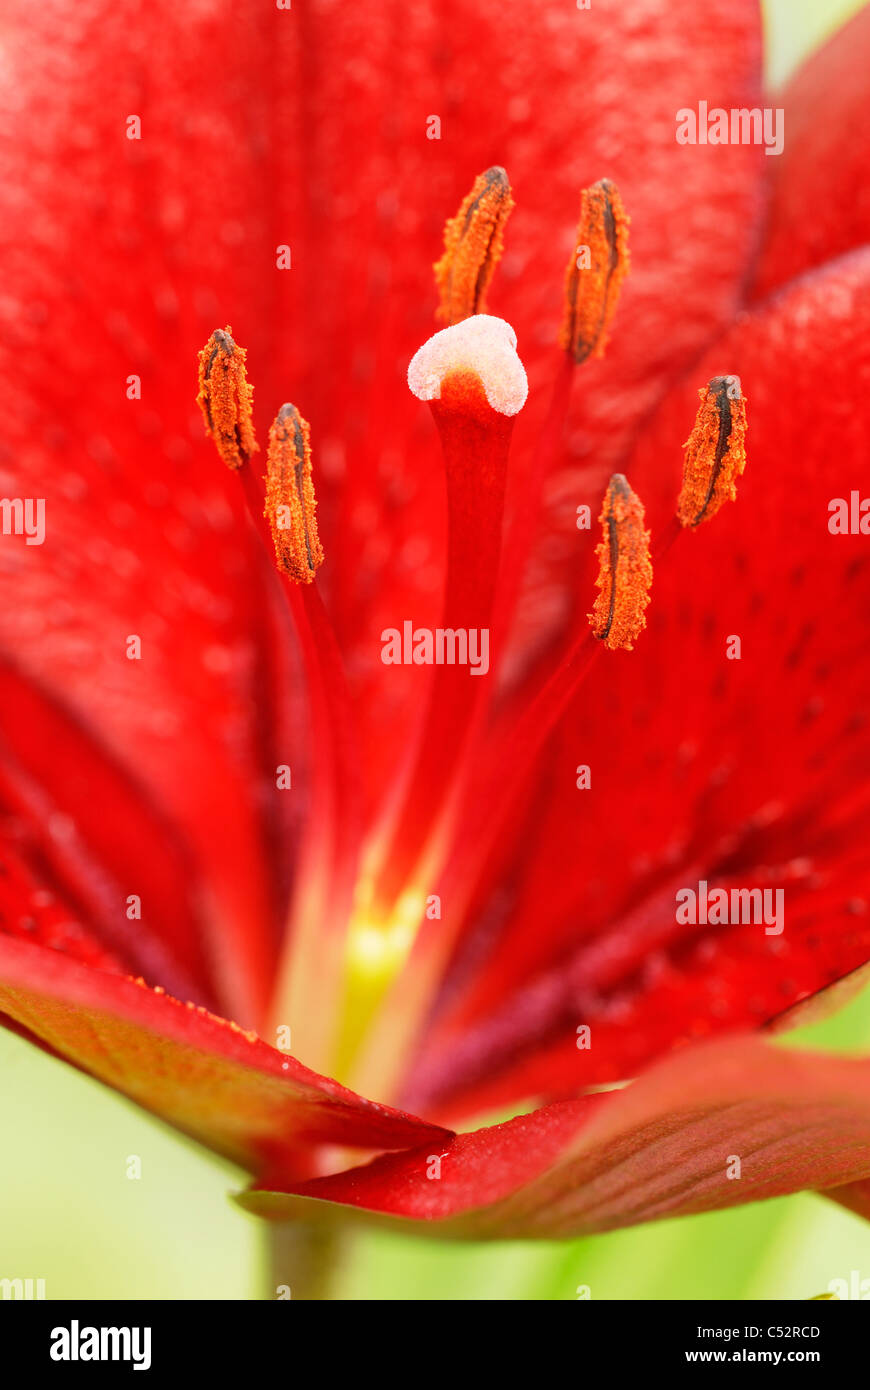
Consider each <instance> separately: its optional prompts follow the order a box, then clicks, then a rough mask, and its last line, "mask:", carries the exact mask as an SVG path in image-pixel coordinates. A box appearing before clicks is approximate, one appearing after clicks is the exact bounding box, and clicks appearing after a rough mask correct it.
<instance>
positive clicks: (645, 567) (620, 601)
mask: <svg viewBox="0 0 870 1390" xmlns="http://www.w3.org/2000/svg"><path fill="white" fill-rule="evenodd" d="M643 516H644V513H643V505H642V503H641V501H640V498H639V497H638V496H637V494H636V493H634V492H632V490H631V488H630V487H629V485H628V481H627V479H626V478H624V477H623V475H622V474H621V473H614V475H613V477H612V478H611V479H610V484H609V486H608V488H607V491H606V493H605V494H604V506H603V507H602V510H601V516H600V517H599V518H598V519H599V521H600V522H601V525H602V526H603V528H604V536H603V538H602V540H601V543H600V545H598V546H597V547H596V550H595V554H596V555H597V556H598V559H599V561H600V564H601V568H600V571H599V574H598V579H597V580H596V585H597V587H598V588H599V589H600V590H601V592H600V593H599V595H598V597H597V599H596V600H595V603H594V604H593V607H592V612H591V613H590V614H589V621H590V624H591V626H592V631H593V633H594V635H595V636H596V637H597V638H599V639H600V641H602V642H603V643H604V645H605V646H606V647H609V648H610V649H611V651H615V650H616V648H617V647H624V648H625V650H626V651H629V652H630V651H631V650H632V643H633V642H634V640H635V638H636V637H637V635H638V633H640V632H642V631H643V629H644V628H645V627H646V618H645V617H644V609H645V608H646V606H647V604H648V603H649V589H650V585H651V584H652V577H653V572H652V563H651V561H650V553H649V532H648V531H646V530H644V524H643Z"/></svg>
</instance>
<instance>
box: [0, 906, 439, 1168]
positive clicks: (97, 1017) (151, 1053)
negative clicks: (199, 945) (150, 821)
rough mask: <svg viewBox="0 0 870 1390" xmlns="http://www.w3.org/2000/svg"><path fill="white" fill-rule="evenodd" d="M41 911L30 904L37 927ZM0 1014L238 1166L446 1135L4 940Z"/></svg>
mask: <svg viewBox="0 0 870 1390" xmlns="http://www.w3.org/2000/svg"><path fill="white" fill-rule="evenodd" d="M43 911H44V909H42V908H40V907H39V906H38V905H32V906H31V913H32V916H33V917H34V918H36V920H37V922H38V921H39V918H40V915H41V913H42V912H43ZM36 934H37V935H38V936H41V935H43V932H42V930H41V929H40V928H39V927H37V928H36ZM0 1014H5V1015H8V1017H9V1018H10V1019H12V1020H13V1021H14V1022H15V1023H16V1024H17V1025H18V1026H19V1029H20V1030H23V1031H25V1033H26V1034H29V1035H30V1036H31V1037H32V1038H34V1039H35V1040H36V1041H38V1042H40V1043H41V1044H42V1045H43V1046H45V1047H47V1048H48V1049H50V1050H51V1051H53V1052H55V1053H57V1054H58V1055H60V1056H62V1057H64V1058H65V1059H66V1060H67V1061H70V1062H72V1063H74V1064H75V1065H76V1066H78V1067H80V1068H81V1069H82V1070H84V1071H87V1072H89V1073H90V1074H91V1075H92V1076H96V1077H97V1078H98V1079H99V1080H101V1081H104V1082H106V1083H107V1084H108V1085H110V1086H113V1087H114V1088H115V1089H116V1090H118V1091H121V1092H122V1093H123V1094H124V1095H126V1096H129V1097H130V1098H131V1099H132V1100H135V1101H137V1102H138V1103H139V1104H140V1105H142V1106H144V1107H145V1108H146V1109H147V1110H151V1111H153V1112H154V1113H155V1114H156V1115H158V1116H159V1117H160V1118H161V1119H163V1120H167V1121H169V1123H171V1124H173V1125H175V1126H176V1127H177V1128H178V1129H180V1130H183V1131H184V1133H185V1134H189V1135H191V1136H192V1137H193V1138H195V1139H198V1140H199V1141H200V1142H201V1143H204V1144H207V1145H208V1146H209V1147H210V1148H212V1149H214V1150H216V1152H218V1153H221V1154H224V1155H225V1156H226V1157H227V1158H231V1159H233V1160H234V1161H235V1162H236V1163H240V1164H242V1165H243V1166H245V1167H248V1168H252V1169H262V1168H263V1167H264V1166H268V1165H269V1164H272V1163H279V1162H282V1161H283V1162H288V1163H291V1164H292V1163H295V1161H296V1160H295V1153H296V1149H297V1147H298V1146H299V1145H300V1144H307V1145H308V1146H311V1145H315V1144H341V1145H349V1146H352V1147H356V1146H362V1147H365V1148H377V1149H382V1148H403V1147H407V1146H408V1145H410V1144H418V1143H421V1142H424V1143H425V1142H430V1143H431V1142H436V1143H438V1142H442V1141H443V1139H444V1136H445V1133H446V1132H445V1131H444V1130H439V1129H438V1128H437V1127H435V1126H432V1125H429V1124H426V1123H425V1121H422V1120H417V1119H414V1118H413V1117H412V1116H408V1115H404V1114H402V1113H401V1112H399V1111H396V1110H392V1109H390V1108H389V1107H387V1106H382V1105H375V1104H374V1103H373V1102H371V1101H367V1100H363V1099H362V1098H361V1097H359V1096H356V1095H354V1094H353V1092H352V1091H348V1090H346V1089H345V1087H343V1086H339V1085H338V1084H337V1082H335V1081H330V1080H328V1079H327V1078H326V1077H322V1076H318V1075H317V1074H316V1073H315V1072H312V1071H309V1070H308V1068H307V1067H303V1066H302V1065H301V1064H300V1063H299V1062H297V1061H296V1060H295V1059H294V1058H292V1057H282V1055H281V1053H280V1052H278V1051H277V1050H276V1049H275V1048H273V1047H269V1046H268V1044H267V1043H265V1042H263V1041H262V1040H261V1039H259V1038H258V1037H257V1036H256V1034H253V1033H250V1034H249V1033H245V1032H243V1031H242V1030H241V1029H240V1028H238V1027H237V1026H235V1025H233V1024H229V1023H227V1022H226V1021H225V1020H224V1019H221V1018H218V1017H217V1016H215V1015H214V1014H210V1013H208V1012H207V1011H206V1010H205V1009H203V1008H201V1007H200V1008H197V1007H194V1006H193V1005H185V1004H182V1003H180V1002H179V1001H178V1000H176V999H173V998H171V997H170V996H169V995H167V994H165V993H163V992H162V991H160V990H153V989H150V988H148V987H147V986H146V985H144V984H142V983H137V982H136V981H135V980H131V979H127V978H122V977H120V976H118V975H112V974H108V973H104V971H101V970H96V969H88V968H86V967H85V966H82V965H80V964H78V963H77V962H76V961H74V960H72V959H70V958H69V956H68V954H66V953H62V952H58V951H57V950H56V949H55V950H52V949H47V948H46V947H44V946H41V945H36V944H31V943H30V942H26V941H16V940H13V939H11V938H10V937H9V936H6V935H4V936H0Z"/></svg>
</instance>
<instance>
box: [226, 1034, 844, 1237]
mask: <svg viewBox="0 0 870 1390" xmlns="http://www.w3.org/2000/svg"><path fill="white" fill-rule="evenodd" d="M435 1159H437V1160H439V1161H440V1165H436V1164H435V1163H433V1160H435ZM735 1159H737V1160H739V1167H738V1166H737V1165H736V1164H735ZM729 1171H730V1173H731V1174H732V1176H730V1177H729V1175H728V1174H729ZM868 1171H870V1062H867V1061H855V1060H850V1059H849V1060H847V1059H843V1058H839V1057H837V1058H835V1057H818V1056H812V1055H809V1054H801V1053H797V1052H793V1053H789V1052H786V1051H781V1050H779V1049H774V1048H772V1047H770V1046H769V1045H766V1044H764V1043H762V1042H760V1041H759V1040H757V1039H752V1038H735V1039H732V1040H730V1041H728V1042H715V1043H708V1044H705V1045H703V1046H699V1047H697V1048H693V1049H691V1050H689V1051H687V1052H685V1053H684V1054H683V1055H682V1056H680V1057H675V1058H671V1059H669V1060H668V1061H666V1062H663V1063H661V1064H660V1065H659V1066H657V1067H656V1068H654V1069H653V1070H652V1071H651V1072H650V1073H649V1074H648V1075H647V1076H645V1077H644V1078H643V1079H642V1080H641V1081H639V1082H637V1083H635V1084H633V1085H632V1086H630V1087H629V1088H628V1089H626V1090H623V1091H619V1092H616V1093H613V1094H611V1095H607V1096H598V1097H587V1098H584V1099H581V1100H577V1101H563V1102H561V1103H559V1104H556V1105H552V1106H548V1107H546V1108H545V1109H543V1110H538V1111H535V1112H534V1113H533V1114H531V1115H524V1116H522V1117H521V1118H520V1119H516V1120H511V1121H509V1122H508V1123H507V1124H503V1125H495V1126H492V1127H491V1128H489V1129H482V1130H477V1131H476V1132H475V1133H473V1134H462V1135H459V1136H457V1138H455V1139H454V1140H452V1141H451V1142H449V1143H447V1144H445V1145H443V1146H441V1147H440V1148H439V1147H438V1146H429V1147H428V1148H427V1147H423V1148H420V1149H418V1150H417V1151H416V1152H413V1153H402V1154H396V1155H391V1156H388V1157H383V1158H379V1159H375V1160H374V1162H373V1163H371V1164H369V1165H368V1166H367V1167H362V1168H353V1169H350V1170H349V1171H347V1172H344V1173H338V1174H335V1175H333V1176H330V1177H326V1178H319V1179H315V1180H313V1181H311V1182H307V1183H303V1184H301V1185H299V1186H298V1187H294V1188H292V1189H289V1190H287V1191H279V1190H275V1189H274V1187H273V1189H272V1190H262V1191H260V1190H257V1189H254V1190H252V1191H250V1192H247V1193H245V1194H243V1195H242V1196H241V1197H240V1198H239V1201H240V1202H241V1203H242V1205H243V1206H245V1207H246V1208H247V1209H248V1210H250V1211H254V1212H257V1213H258V1214H260V1215H262V1216H266V1217H268V1218H270V1219H272V1220H285V1219H289V1218H293V1219H297V1218H298V1219H303V1218H304V1219H306V1220H317V1219H324V1220H329V1219H335V1218H339V1219H342V1218H344V1217H345V1216H347V1215H348V1214H349V1213H350V1212H351V1211H355V1212H356V1213H358V1214H359V1215H360V1216H363V1217H365V1218H367V1219H369V1218H374V1219H377V1220H380V1221H381V1222H382V1223H384V1224H387V1225H392V1226H398V1225H403V1224H406V1223H408V1224H411V1223H413V1224H415V1225H416V1224H417V1223H421V1222H423V1223H426V1225H427V1228H428V1230H429V1232H430V1234H432V1233H435V1234H442V1235H444V1236H468V1237H474V1238H476V1239H483V1238H486V1237H488V1236H495V1235H497V1236H499V1237H505V1236H506V1237H511V1236H513V1237H523V1236H532V1237H544V1238H546V1237H563V1236H574V1235H580V1234H584V1233H586V1232H592V1231H606V1230H612V1229H614V1228H617V1227H620V1226H625V1225H629V1224H636V1223H638V1222H642V1221H651V1220H655V1219H659V1218H662V1217H666V1216H676V1215H680V1214H689V1213H692V1212H702V1211H709V1210H711V1209H712V1208H721V1207H728V1206H733V1205H736V1204H738V1203H743V1202H750V1201H755V1200H758V1199H759V1198H763V1197H775V1196H781V1195H783V1194H784V1193H789V1192H795V1191H798V1190H799V1189H801V1188H804V1187H822V1188H825V1187H830V1188H833V1187H837V1186H838V1185H841V1184H851V1183H852V1182H853V1181H854V1180H856V1179H860V1178H863V1177H865V1176H866V1174H867V1172H868ZM436 1174H438V1176H435V1175H436ZM834 1195H840V1194H839V1193H836V1194H834Z"/></svg>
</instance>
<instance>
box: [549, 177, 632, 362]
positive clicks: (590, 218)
mask: <svg viewBox="0 0 870 1390" xmlns="http://www.w3.org/2000/svg"><path fill="white" fill-rule="evenodd" d="M628 222H629V219H628V216H627V214H626V211H625V208H624V206H623V203H622V199H621V198H620V196H619V190H618V189H617V188H616V185H615V184H612V183H611V182H610V180H609V179H600V180H599V182H598V183H595V184H593V185H592V187H591V188H584V190H583V193H582V196H581V201H580V222H579V224H578V227H577V240H576V244H575V247H574V251H573V253H572V255H571V259H570V261H569V262H568V269H567V270H566V272H565V312H564V316H563V319H562V329H561V333H560V335H559V345H560V347H562V348H564V349H565V351H566V352H570V353H571V355H572V356H573V358H574V361H575V362H585V361H586V359H587V357H601V356H602V355H603V353H604V348H605V344H606V343H607V334H608V330H609V327H610V321H611V319H612V318H613V315H614V313H615V311H616V305H617V301H618V300H619V291H620V287H621V285H622V282H623V280H624V279H625V277H626V275H627V274H628V268H629V254H628Z"/></svg>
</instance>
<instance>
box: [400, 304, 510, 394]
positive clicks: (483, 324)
mask: <svg viewBox="0 0 870 1390" xmlns="http://www.w3.org/2000/svg"><path fill="white" fill-rule="evenodd" d="M462 367H465V368H469V369H470V370H471V371H473V372H476V373H477V375H478V376H479V377H480V380H481V383H482V385H483V389H484V391H485V392H486V399H487V400H488V402H489V404H490V405H491V406H492V408H493V410H497V411H498V412H499V414H500V415H517V414H519V412H520V411H521V410H522V408H523V406H524V405H525V403H526V396H527V395H528V394H529V383H528V380H527V379H526V371H525V368H524V366H523V364H522V362H521V361H520V359H519V357H518V356H517V335H516V333H515V332H514V330H513V329H512V328H511V326H510V324H509V323H505V321H504V319H497V318H493V316H492V315H491V314H475V315H474V316H473V317H472V318H470V319H463V320H462V322H461V323H454V324H452V325H451V327H450V328H443V329H442V330H441V332H440V333H435V334H433V336H432V337H431V338H430V339H429V341H428V342H426V343H424V344H423V346H422V347H421V348H420V349H419V351H417V352H415V353H414V356H413V357H412V358H411V365H410V366H409V368H408V385H409V386H410V388H411V390H412V392H413V393H414V395H415V396H417V397H418V398H419V400H421V401H438V400H440V399H441V382H442V379H443V378H444V377H445V376H446V375H447V373H448V372H452V371H456V369H457V368H462Z"/></svg>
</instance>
